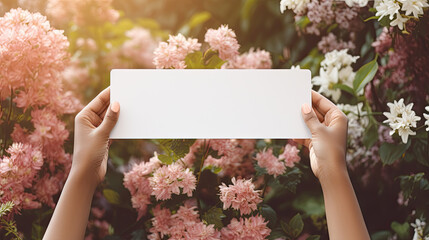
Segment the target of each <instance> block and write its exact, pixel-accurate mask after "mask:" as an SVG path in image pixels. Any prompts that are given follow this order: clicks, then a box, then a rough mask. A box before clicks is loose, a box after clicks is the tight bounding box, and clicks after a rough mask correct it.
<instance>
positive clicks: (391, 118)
mask: <svg viewBox="0 0 429 240" xmlns="http://www.w3.org/2000/svg"><path fill="white" fill-rule="evenodd" d="M413 105H414V104H413V103H410V104H408V105H407V106H405V104H404V99H402V98H401V99H400V100H399V101H396V100H395V101H394V102H393V103H388V104H387V106H389V109H390V112H384V113H383V114H384V116H386V117H387V120H385V121H384V123H389V126H390V127H391V128H392V130H391V131H390V135H393V134H394V133H395V132H398V135H399V136H400V137H401V139H402V142H403V143H407V142H408V136H409V135H416V132H414V131H413V130H411V127H414V128H415V127H416V126H417V121H419V120H420V119H421V118H420V117H419V116H416V113H415V112H414V111H413V110H412V108H413Z"/></svg>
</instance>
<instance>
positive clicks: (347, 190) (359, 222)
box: [296, 91, 369, 240]
mask: <svg viewBox="0 0 429 240" xmlns="http://www.w3.org/2000/svg"><path fill="white" fill-rule="evenodd" d="M312 102H313V108H310V106H308V105H303V107H302V115H303V118H304V120H305V122H306V124H307V126H308V128H309V129H310V131H311V134H312V138H311V139H306V140H296V141H297V142H300V143H302V144H304V145H305V146H306V147H308V148H309V150H310V164H311V169H312V170H313V173H314V175H315V176H316V177H317V178H318V179H319V181H320V184H321V186H322V191H323V197H324V201H325V209H326V219H327V222H328V231H329V237H330V239H332V240H337V239H339V240H341V239H351V240H353V239H356V240H361V239H369V234H368V230H367V229H366V226H365V222H364V219H363V216H362V212H361V210H360V207H359V203H358V201H357V199H356V195H355V192H354V190H353V186H352V184H351V182H350V178H349V175H348V173H347V167H346V162H345V156H346V142H347V117H346V116H345V115H344V114H343V112H342V111H341V110H340V109H338V108H337V107H336V106H335V105H334V104H333V103H332V102H331V101H329V100H328V99H326V98H325V97H323V96H321V95H320V94H318V93H316V92H314V91H313V93H312Z"/></svg>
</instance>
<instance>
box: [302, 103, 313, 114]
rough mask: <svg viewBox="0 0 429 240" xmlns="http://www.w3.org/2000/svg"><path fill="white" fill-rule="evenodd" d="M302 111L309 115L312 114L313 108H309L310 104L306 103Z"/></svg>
mask: <svg viewBox="0 0 429 240" xmlns="http://www.w3.org/2000/svg"><path fill="white" fill-rule="evenodd" d="M302 111H303V112H304V113H305V114H309V113H310V112H311V107H310V106H308V104H307V103H304V104H302Z"/></svg>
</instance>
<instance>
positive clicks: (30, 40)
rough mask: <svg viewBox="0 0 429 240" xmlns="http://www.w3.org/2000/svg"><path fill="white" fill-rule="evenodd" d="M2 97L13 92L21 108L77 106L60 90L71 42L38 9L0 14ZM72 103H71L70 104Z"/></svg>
mask: <svg viewBox="0 0 429 240" xmlns="http://www.w3.org/2000/svg"><path fill="white" fill-rule="evenodd" d="M0 29H1V31H2V34H1V35H0V46H1V47H0V76H1V77H2V81H1V82H0V101H2V100H4V99H6V98H8V97H10V96H11V94H12V93H13V94H15V92H16V91H17V90H19V92H18V93H17V94H15V95H14V99H13V101H14V102H15V103H16V105H17V106H18V107H20V108H24V109H27V108H28V107H30V106H31V107H33V108H35V107H41V106H48V107H49V108H51V109H53V110H55V111H56V112H57V113H59V114H62V113H73V112H75V111H76V110H77V106H76V105H75V102H74V101H73V100H72V98H71V96H70V94H71V93H66V94H64V93H63V92H62V90H61V88H62V83H61V81H60V79H59V74H60V72H61V71H62V70H63V69H64V67H65V66H66V64H67V61H66V60H67V58H68V57H69V55H68V53H67V48H68V46H69V43H68V41H67V38H66V37H65V36H64V35H63V31H60V30H55V29H53V28H52V27H51V26H50V25H49V22H48V21H47V20H46V17H44V16H42V15H40V14H39V13H34V14H31V13H30V12H28V11H25V10H22V9H12V10H10V12H8V13H6V14H5V16H4V17H2V18H0ZM70 103H71V104H70Z"/></svg>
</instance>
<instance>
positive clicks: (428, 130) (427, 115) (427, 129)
mask: <svg viewBox="0 0 429 240" xmlns="http://www.w3.org/2000/svg"><path fill="white" fill-rule="evenodd" d="M425 109H426V111H428V112H429V106H427V107H425ZM423 117H425V119H426V122H425V125H426V126H428V127H427V128H426V131H427V132H429V114H426V113H423Z"/></svg>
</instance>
